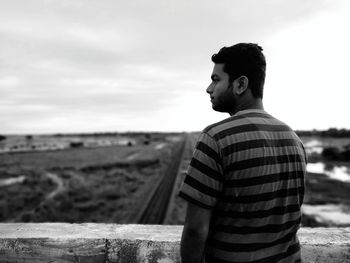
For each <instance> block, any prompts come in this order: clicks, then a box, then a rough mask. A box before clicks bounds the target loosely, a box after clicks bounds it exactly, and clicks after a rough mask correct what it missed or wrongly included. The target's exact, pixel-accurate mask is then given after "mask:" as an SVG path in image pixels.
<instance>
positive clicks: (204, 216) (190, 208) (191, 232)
mask: <svg viewBox="0 0 350 263" xmlns="http://www.w3.org/2000/svg"><path fill="white" fill-rule="evenodd" d="M211 213H212V210H210V209H205V208H202V207H199V206H197V205H194V204H192V203H190V202H188V203H187V213H186V221H185V225H184V229H183V232H182V238H181V259H182V263H200V262H201V261H202V259H203V256H204V249H205V244H206V241H207V237H208V232H209V224H210V218H211Z"/></svg>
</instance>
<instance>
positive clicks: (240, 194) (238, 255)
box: [180, 109, 307, 263]
mask: <svg viewBox="0 0 350 263" xmlns="http://www.w3.org/2000/svg"><path fill="white" fill-rule="evenodd" d="M306 162H307V160H306V154H305V150H304V146H303V144H302V142H301V140H300V139H299V137H298V136H297V135H296V134H295V132H293V131H292V130H291V129H290V128H289V127H288V126H287V125H286V124H284V123H282V122H281V121H279V120H277V119H276V118H274V117H272V116H271V115H269V114H268V113H266V112H265V111H264V110H256V109H250V110H244V111H240V112H238V113H236V114H235V115H233V116H231V117H230V118H227V119H225V120H223V121H221V122H218V123H215V124H213V125H210V126H208V127H207V128H206V129H204V130H203V132H202V133H201V134H200V137H199V139H198V142H197V145H196V148H195V150H194V153H193V157H192V160H191V163H190V165H189V168H188V170H187V174H186V177H185V180H184V184H183V186H182V189H181V191H180V196H181V197H183V198H184V199H186V200H187V201H189V202H192V203H194V204H196V205H198V206H200V207H204V208H208V209H212V219H211V222H210V230H209V235H208V240H207V246H206V249H205V251H206V252H205V258H206V262H215V263H220V262H231V263H232V262H256V263H257V262H288V263H289V262H300V246H299V241H298V238H297V235H296V232H297V230H298V229H299V226H300V222H301V209H300V207H301V205H302V202H303V197H304V176H305V173H306Z"/></svg>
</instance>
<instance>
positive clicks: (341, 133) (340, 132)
mask: <svg viewBox="0 0 350 263" xmlns="http://www.w3.org/2000/svg"><path fill="white" fill-rule="evenodd" d="M296 133H297V134H298V135H299V136H320V137H335V138H345V137H350V130H347V129H337V128H329V129H328V130H311V131H303V130H296Z"/></svg>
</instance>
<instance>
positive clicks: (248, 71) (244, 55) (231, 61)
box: [211, 43, 266, 98]
mask: <svg viewBox="0 0 350 263" xmlns="http://www.w3.org/2000/svg"><path fill="white" fill-rule="evenodd" d="M262 50H263V49H262V47H260V46H259V45H258V44H253V43H239V44H236V45H233V46H231V47H223V48H221V49H220V51H219V53H217V54H214V55H213V56H212V57H211V60H212V61H213V62H214V63H216V64H224V71H225V72H226V73H227V74H228V75H229V78H230V82H232V81H234V80H235V79H236V78H238V77H240V76H242V75H243V76H246V77H247V78H248V87H249V88H250V89H251V91H252V94H253V96H254V97H255V98H262V97H263V90H264V83H265V74H266V73H265V72H266V60H265V56H264V54H263V53H262Z"/></svg>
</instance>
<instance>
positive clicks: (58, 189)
mask: <svg viewBox="0 0 350 263" xmlns="http://www.w3.org/2000/svg"><path fill="white" fill-rule="evenodd" d="M45 176H46V177H47V178H49V179H51V180H52V181H54V182H55V184H57V187H56V189H54V190H53V191H52V192H51V193H49V194H47V195H46V197H45V199H44V200H43V201H42V202H41V203H43V202H45V201H46V200H47V199H52V198H54V197H55V196H56V195H57V194H59V193H60V192H62V191H64V189H65V187H64V183H63V180H62V178H61V177H59V176H58V175H57V174H54V173H52V172H45ZM41 203H40V204H41Z"/></svg>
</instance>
